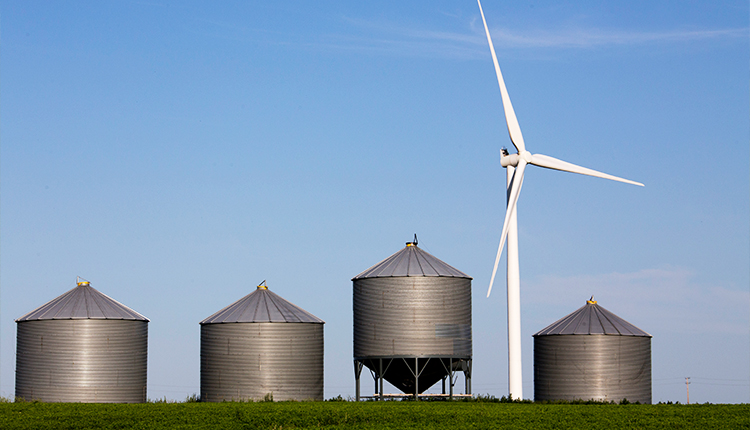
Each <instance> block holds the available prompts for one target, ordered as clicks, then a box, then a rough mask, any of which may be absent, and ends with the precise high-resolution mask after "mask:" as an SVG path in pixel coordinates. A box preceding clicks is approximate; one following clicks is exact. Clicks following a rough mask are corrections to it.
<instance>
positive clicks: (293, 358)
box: [201, 323, 323, 402]
mask: <svg viewBox="0 0 750 430" xmlns="http://www.w3.org/2000/svg"><path fill="white" fill-rule="evenodd" d="M267 394H272V395H273V399H274V400H323V324H322V323H225V324H204V325H202V326H201V400H203V401H209V402H220V401H231V400H245V399H254V400H260V399H263V398H264V397H265V396H266V395H267Z"/></svg>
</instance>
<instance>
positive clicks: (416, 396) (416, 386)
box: [414, 357, 419, 401]
mask: <svg viewBox="0 0 750 430" xmlns="http://www.w3.org/2000/svg"><path fill="white" fill-rule="evenodd" d="M414 400H416V401H419V358H417V357H414Z"/></svg>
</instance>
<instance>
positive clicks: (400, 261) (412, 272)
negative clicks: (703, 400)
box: [352, 238, 472, 281]
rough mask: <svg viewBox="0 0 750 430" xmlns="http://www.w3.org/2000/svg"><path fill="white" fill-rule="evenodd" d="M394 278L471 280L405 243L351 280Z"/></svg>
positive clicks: (410, 243)
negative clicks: (427, 277) (440, 277)
mask: <svg viewBox="0 0 750 430" xmlns="http://www.w3.org/2000/svg"><path fill="white" fill-rule="evenodd" d="M394 276H447V277H453V278H467V279H472V278H471V276H469V275H467V274H466V273H464V272H462V271H460V270H458V269H456V268H455V267H453V266H451V265H450V264H448V263H446V262H444V261H441V260H440V259H438V258H437V257H435V256H433V255H432V254H430V253H429V252H427V251H425V250H423V249H422V248H420V247H418V246H417V243H416V238H415V241H414V242H407V244H406V247H404V248H403V249H401V250H400V251H398V252H396V253H395V254H393V255H391V256H390V257H388V258H386V259H385V260H383V261H381V262H380V263H378V264H376V265H374V266H372V267H370V268H369V269H367V270H365V271H364V272H362V273H360V274H359V275H357V276H355V277H354V278H352V281H354V280H356V279H364V278H386V277H394Z"/></svg>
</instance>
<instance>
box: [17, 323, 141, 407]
mask: <svg viewBox="0 0 750 430" xmlns="http://www.w3.org/2000/svg"><path fill="white" fill-rule="evenodd" d="M17 329H18V334H17V344H16V396H17V397H22V398H24V399H26V400H41V401H44V402H97V403H140V402H145V401H146V366H147V352H148V322H147V321H127V320H103V319H66V320H37V321H23V322H19V323H18V324H17Z"/></svg>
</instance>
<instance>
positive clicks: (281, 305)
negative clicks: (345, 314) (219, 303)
mask: <svg viewBox="0 0 750 430" xmlns="http://www.w3.org/2000/svg"><path fill="white" fill-rule="evenodd" d="M265 283H266V281H263V283H261V284H260V285H258V288H256V290H255V291H253V292H252V293H250V294H248V295H246V296H245V297H243V298H241V299H239V300H237V301H236V302H234V303H232V304H231V305H229V306H227V307H225V308H223V309H222V310H220V311H218V312H216V313H215V314H213V315H211V316H210V317H208V318H206V319H204V320H203V321H201V322H200V324H201V325H203V324H223V323H264V322H274V323H318V324H324V323H325V321H323V320H322V319H320V318H318V317H316V316H315V315H313V314H311V313H310V312H307V311H306V310H304V309H302V308H300V307H299V306H297V305H295V304H292V303H290V302H288V301H287V300H284V299H283V298H281V296H279V295H278V294H276V293H274V292H272V291H270V290H269V289H268V287H267V286H266V284H265Z"/></svg>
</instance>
